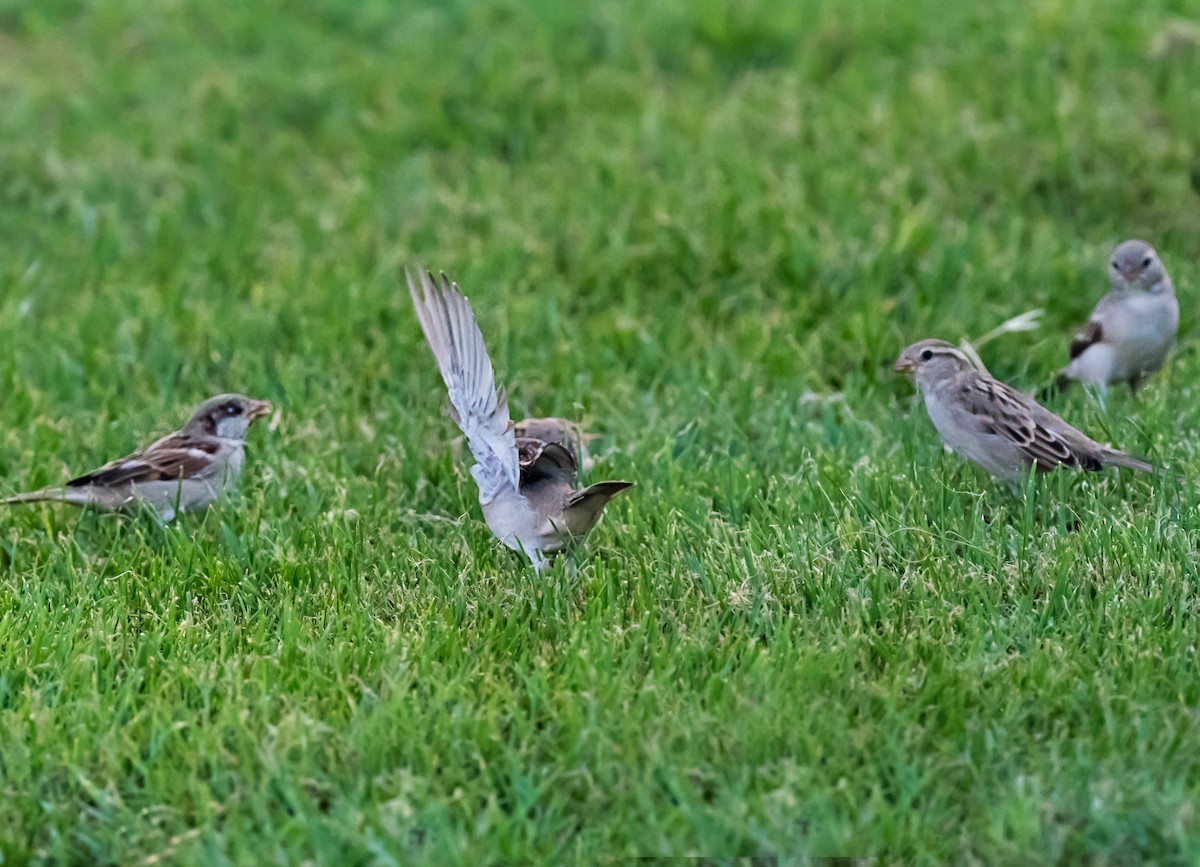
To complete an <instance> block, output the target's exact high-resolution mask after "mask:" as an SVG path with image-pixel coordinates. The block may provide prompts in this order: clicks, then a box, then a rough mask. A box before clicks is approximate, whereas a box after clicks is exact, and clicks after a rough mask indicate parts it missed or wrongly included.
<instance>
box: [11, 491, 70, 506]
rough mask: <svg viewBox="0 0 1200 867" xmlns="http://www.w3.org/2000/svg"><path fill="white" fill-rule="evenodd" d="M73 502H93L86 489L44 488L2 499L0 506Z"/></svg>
mask: <svg viewBox="0 0 1200 867" xmlns="http://www.w3.org/2000/svg"><path fill="white" fill-rule="evenodd" d="M48 502H49V503H72V504H73V505H76V506H83V505H87V504H88V503H90V502H91V498H90V497H89V496H88V492H87V491H85V490H82V489H80V490H72V489H71V488H43V489H42V490H40V491H28V492H27V493H24V494H16V495H15V496H12V497H6V498H5V499H3V500H0V506H17V505H20V504H22V503H48Z"/></svg>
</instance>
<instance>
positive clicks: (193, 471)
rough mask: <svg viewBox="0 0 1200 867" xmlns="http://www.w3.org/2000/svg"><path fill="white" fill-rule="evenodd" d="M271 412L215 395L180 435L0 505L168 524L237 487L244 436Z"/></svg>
mask: <svg viewBox="0 0 1200 867" xmlns="http://www.w3.org/2000/svg"><path fill="white" fill-rule="evenodd" d="M270 412H271V404H269V403H268V402H267V401H265V400H252V399H251V398H248V397H246V396H244V395H241V394H220V395H217V396H216V397H212V398H209V399H208V400H206V401H205V402H204V403H203V404H201V406H200V408H199V409H197V410H196V412H195V414H194V415H193V416H192V417H191V419H189V420H188V423H187V424H186V425H184V426H183V429H182V430H179V431H176V432H175V433H171V434H167V435H166V436H165V437H163V438H162V439H160V440H158V441H156V442H155V443H153V444H152V445H150V446H147V447H146V448H145V449H142V450H141V451H138V452H134V453H133V454H131V455H129V456H128V457H124V458H120V459H119V460H115V461H112V462H111V463H107V464H105V465H104V466H102V467H100V469H98V470H95V471H93V472H90V473H88V474H87V475H86V476H80V477H79V478H77V479H71V481H69V482H67V483H66V485H64V486H63V487H61V488H46V489H44V490H41V491H31V492H29V493H27V494H17V495H16V496H15V497H9V498H8V499H6V500H0V505H14V504H16V503H37V502H41V501H45V500H52V501H58V502H63V503H72V504H74V505H77V506H95V507H98V508H101V509H109V510H130V509H134V508H137V507H138V506H148V507H150V508H151V509H153V510H154V511H155V512H157V513H158V515H159V517H161V518H162V520H164V521H170V520H171V519H172V518H174V517H175V515H176V514H177V513H178V512H182V511H185V510H188V509H199V508H202V507H204V506H207V505H208V504H209V503H211V502H213V501H214V500H216V499H217V498H218V497H220V496H221V495H222V494H223V493H225V491H226V490H228V489H229V488H232V487H233V486H234V485H235V484H236V483H237V480H238V477H239V476H240V475H241V473H242V463H243V462H244V461H245V459H246V451H245V445H246V443H245V440H246V431H247V430H249V428H250V424H251V423H252V422H253V421H254V420H255V419H258V418H262V417H263V416H265V415H267V414H268V413H270Z"/></svg>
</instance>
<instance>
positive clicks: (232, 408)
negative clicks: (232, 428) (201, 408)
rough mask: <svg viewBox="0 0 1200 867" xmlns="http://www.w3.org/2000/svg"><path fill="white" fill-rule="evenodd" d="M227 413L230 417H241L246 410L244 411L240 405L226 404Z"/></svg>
mask: <svg viewBox="0 0 1200 867" xmlns="http://www.w3.org/2000/svg"><path fill="white" fill-rule="evenodd" d="M225 412H226V413H227V414H229V415H241V414H242V413H243V412H245V410H244V409H242V405H241V404H240V403H227V404H225Z"/></svg>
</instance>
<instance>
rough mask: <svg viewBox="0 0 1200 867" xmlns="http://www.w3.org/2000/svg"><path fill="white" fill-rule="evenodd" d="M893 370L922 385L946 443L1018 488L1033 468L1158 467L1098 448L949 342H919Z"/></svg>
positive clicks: (936, 424) (1150, 468)
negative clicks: (980, 368)
mask: <svg viewBox="0 0 1200 867" xmlns="http://www.w3.org/2000/svg"><path fill="white" fill-rule="evenodd" d="M893 370H895V371H896V372H898V373H905V374H909V375H911V376H912V377H913V379H914V380H915V381H916V384H917V386H918V387H919V388H920V389H921V392H922V394H924V396H925V409H926V410H927V411H928V413H929V418H930V420H931V421H932V422H933V426H934V427H936V428H937V430H938V433H939V434H941V437H942V442H943V443H945V444H946V445H947V446H949V447H950V448H951V449H952V450H954V451H955V452H957V453H958V454H960V455H962V456H963V457H965V458H966V459H967V460H970V461H973V462H974V463H976V464H978V465H979V466H981V467H983V468H984V469H985V470H987V471H988V472H989V473H991V474H992V475H993V476H996V477H997V478H999V479H1001V480H1003V481H1005V482H1007V483H1008V484H1009V486H1010V487H1011V488H1013V489H1014V490H1016V487H1017V483H1018V481H1019V480H1020V479H1021V478H1022V477H1023V476H1024V475H1025V474H1026V473H1028V472H1029V471H1030V470H1031V469H1032V470H1036V471H1037V472H1049V471H1050V470H1053V469H1056V468H1057V467H1060V466H1063V467H1073V468H1078V469H1082V470H1088V471H1092V472H1098V471H1100V470H1103V469H1104V468H1105V467H1109V466H1115V467H1126V468H1128V469H1131V470H1140V471H1141V472H1144V473H1148V472H1151V471H1152V470H1153V469H1154V467H1153V466H1151V465H1150V464H1148V463H1147V462H1146V461H1143V460H1139V459H1138V458H1134V457H1130V456H1129V455H1127V454H1123V453H1122V452H1118V451H1115V450H1113V449H1110V448H1108V447H1107V446H1102V445H1100V443H1098V442H1096V441H1095V440H1093V439H1091V438H1089V437H1088V436H1087V435H1086V434H1084V433H1082V432H1081V431H1079V430H1076V429H1075V428H1073V427H1071V425H1069V424H1067V423H1066V422H1065V421H1063V420H1062V419H1061V418H1059V417H1058V416H1057V415H1055V414H1054V413H1052V412H1050V410H1048V409H1046V408H1045V407H1043V406H1042V405H1041V404H1039V403H1037V401H1035V400H1034V399H1033V398H1031V397H1029V396H1028V395H1025V394H1022V393H1021V392H1019V391H1017V390H1016V389H1015V388H1013V387H1012V386H1009V385H1006V384H1004V383H1003V382H1000V381H999V380H997V379H994V378H992V377H991V376H989V375H988V374H986V373H982V372H980V371H978V370H976V369H975V367H974V366H973V365H972V364H971V362H970V360H968V358H967V356H966V355H965V354H964V353H963V352H962V351H960V350H959V349H957V348H955V347H954V346H952V345H951V344H949V343H947V342H946V341H944V340H922V341H921V342H920V343H914V344H913V345H912V346H909V347H908V348H906V349H905V350H904V351H903V352H901V353H900V357H899V358H898V359H896V364H895V366H894V367H893Z"/></svg>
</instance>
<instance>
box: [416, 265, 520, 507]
mask: <svg viewBox="0 0 1200 867" xmlns="http://www.w3.org/2000/svg"><path fill="white" fill-rule="evenodd" d="M405 277H407V278H408V291H409V294H410V295H411V296H412V301H413V307H414V308H415V309H416V311H417V320H418V321H419V322H420V323H421V330H422V331H424V332H425V339H426V341H427V342H428V343H429V348H430V350H431V351H432V352H433V358H434V360H435V361H436V362H437V366H438V370H439V371H440V372H441V374H442V381H443V382H445V383H446V390H447V392H448V394H449V397H450V406H451V407H452V409H453V415H454V421H455V422H456V423H457V424H458V426H459V428H461V429H462V432H463V433H464V434H466V437H467V444H468V445H469V446H470V448H471V454H472V455H473V456H474V458H475V466H474V467H472V468H471V474H472V475H473V476H474V477H475V482H476V484H478V485H479V501H480V502H481V503H489V502H491V501H492V499H494V498H495V496H496V494H497V493H499V492H500V491H501V490H503V489H504V488H510V489H512V490H518V489H519V485H520V464H519V461H518V458H517V446H516V440H515V438H514V436H513V432H512V425H511V423H510V422H511V420H510V418H509V415H508V397H507V395H506V394H505V393H504V389H502V388H497V387H496V376H495V372H494V370H493V369H492V361H491V359H490V358H489V357H488V352H487V346H486V345H485V344H484V342H483V333H482V332H481V331H480V330H479V325H478V324H477V323H476V321H475V314H474V313H472V311H471V304H470V302H469V301H468V300H467V298H466V296H465V295H463V294H462V292H461V291H459V288H458V286H457V284H454V283H451V282H450V280H449V278H447V277H446V275H445V274H442V275H441V279H440V280H435V279H434V277H433V275H432V274H431V273H429V272H427V271H422V272H421V273H420V281H421V288H420V291H418V290H417V287H416V286H415V285H414V284H413V278H412V274H410V273H409V272H408V271H407V270H406V271H405Z"/></svg>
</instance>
